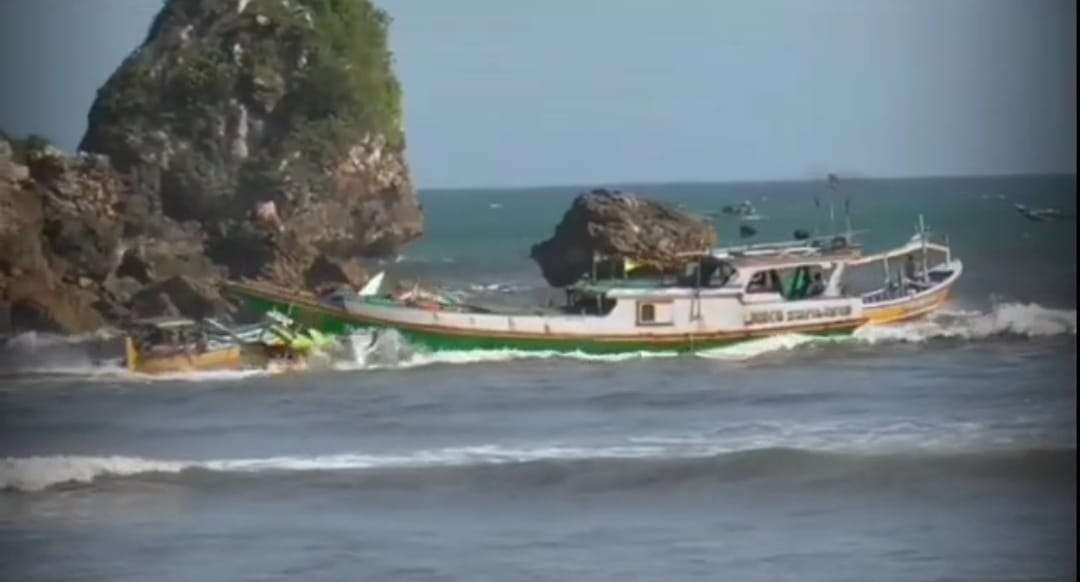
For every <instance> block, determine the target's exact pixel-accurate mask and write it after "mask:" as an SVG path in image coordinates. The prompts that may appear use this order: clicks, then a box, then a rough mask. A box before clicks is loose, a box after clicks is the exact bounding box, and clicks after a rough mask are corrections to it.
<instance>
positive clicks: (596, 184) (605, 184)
mask: <svg viewBox="0 0 1080 582" xmlns="http://www.w3.org/2000/svg"><path fill="white" fill-rule="evenodd" d="M826 176H828V174H826V175H825V176H822V177H820V178H763V179H735V180H725V179H717V180H701V179H688V180H642V181H633V180H629V181H593V182H576V183H571V182H562V183H550V184H535V185H526V184H516V185H515V184H490V185H466V186H417V188H416V189H417V191H421V190H424V191H429V192H430V191H454V190H551V189H563V188H588V189H593V188H608V189H614V188H620V187H626V186H694V185H707V184H795V183H813V182H819V181H820V182H825V181H826V179H827V178H826ZM838 176H839V177H840V179H841V180H842V181H849V182H851V181H878V180H950V179H951V180H957V179H965V178H1070V177H1071V178H1072V179H1074V180H1075V179H1076V172H1075V171H1073V172H1011V173H1000V174H926V175H915V176H912V175H907V176H867V175H850V176H846V177H845V176H843V175H841V174H838Z"/></svg>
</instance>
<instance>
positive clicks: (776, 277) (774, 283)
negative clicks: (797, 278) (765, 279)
mask: <svg viewBox="0 0 1080 582" xmlns="http://www.w3.org/2000/svg"><path fill="white" fill-rule="evenodd" d="M766 291H769V292H771V293H783V291H784V284H783V283H781V282H780V273H777V272H776V269H773V270H771V271H769V286H768V288H767V289H766Z"/></svg>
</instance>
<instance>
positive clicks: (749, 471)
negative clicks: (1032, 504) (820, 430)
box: [0, 438, 1076, 492]
mask: <svg viewBox="0 0 1080 582" xmlns="http://www.w3.org/2000/svg"><path fill="white" fill-rule="evenodd" d="M1075 454H1076V449H1075V448H1068V447H1063V448H1054V447H1049V448H1023V449H1021V448H1014V449H1008V448H998V449H990V450H960V449H950V450H935V449H925V450H920V449H915V450H906V449H894V450H890V449H866V450H859V449H858V448H853V447H823V448H805V447H800V448H791V447H785V446H782V445H770V443H769V442H768V441H764V442H762V443H761V446H754V447H751V448H739V447H738V446H737V445H736V444H734V443H732V444H727V445H723V444H702V443H692V442H691V443H685V442H680V441H679V440H678V439H663V438H655V439H639V440H638V441H637V442H633V441H631V442H628V443H627V444H622V445H613V446H570V445H551V446H542V447H533V448H526V447H507V446H498V445H480V446H466V447H451V448H442V449H431V450H421V451H414V452H409V453H402V454H365V453H340V454H328V455H310V456H278V457H263V458H237V459H210V460H202V461H198V460H168V459H153V458H143V457H131V456H66V455H58V456H41V457H19V458H6V459H2V460H0V490H7V491H22V492H34V491H42V490H47V489H49V488H52V487H56V486H61V485H72V484H75V485H88V484H92V483H94V482H95V481H97V480H98V479H101V478H110V479H118V478H135V477H140V476H154V477H156V478H166V479H168V478H184V476H185V475H198V474H211V475H218V476H223V477H228V476H230V475H231V476H233V477H242V476H248V477H256V478H259V477H271V476H272V477H274V478H275V479H277V478H282V479H284V478H290V477H292V478H297V477H304V476H305V475H311V474H313V473H319V474H330V475H331V476H333V475H337V476H338V477H341V478H346V479H357V478H380V477H386V475H387V474H388V472H389V473H393V472H402V471H406V472H410V475H412V476H413V477H416V479H418V480H421V481H425V482H427V481H431V479H432V478H431V477H429V476H430V475H435V477H434V479H438V478H439V477H438V476H439V475H440V474H442V475H445V474H446V473H447V472H456V473H458V474H459V475H479V477H476V480H477V482H480V483H481V484H482V483H483V482H485V481H490V477H491V472H492V471H503V472H505V473H511V474H512V473H514V472H536V471H540V472H548V473H551V474H552V475H549V476H548V477H547V478H546V479H545V480H547V481H550V479H551V478H552V476H556V477H558V476H561V477H568V476H569V474H571V473H573V474H574V475H575V476H580V475H585V476H588V475H589V474H590V473H593V474H597V473H603V474H604V476H605V478H607V479H610V480H611V481H612V486H618V487H620V488H622V487H623V486H624V485H625V484H626V480H627V478H628V475H627V472H628V471H629V472H631V473H635V472H636V473H640V472H641V471H642V470H647V471H648V472H649V473H651V474H652V477H651V478H650V485H653V486H656V485H658V484H663V483H667V484H672V482H676V481H679V480H681V479H685V477H686V475H685V472H686V471H700V472H705V473H714V472H716V470H717V469H722V471H720V472H719V474H718V475H716V476H719V477H722V478H723V479H726V480H738V479H743V478H747V477H750V476H754V475H756V476H763V477H786V478H787V479H790V478H793V477H797V478H807V477H810V476H814V475H818V476H821V475H824V474H828V473H829V472H832V471H836V470H843V471H844V472H852V471H855V472H858V473H861V474H865V473H866V472H867V471H868V470H877V469H880V468H882V467H888V466H890V465H896V464H903V465H908V466H909V467H908V469H905V470H904V471H903V473H906V474H909V475H910V474H911V470H912V469H913V468H916V467H918V466H920V465H925V464H927V463H930V464H932V465H933V466H934V467H936V469H935V470H934V472H945V478H948V471H949V470H951V469H950V468H952V469H955V468H956V467H957V465H958V464H963V463H964V462H966V463H969V464H970V463H979V462H981V461H986V460H996V461H997V462H999V463H1001V462H1006V461H1010V460H1011V461H1013V462H1020V463H1030V462H1031V461H1032V457H1035V458H1036V460H1037V462H1040V463H1045V462H1046V459H1045V457H1047V456H1050V457H1052V458H1053V460H1054V463H1055V464H1057V465H1062V466H1063V467H1064V468H1066V469H1067V468H1068V467H1067V466H1065V465H1068V464H1069V463H1072V467H1073V474H1075ZM1038 459H1041V461H1039V460H1038ZM875 467H877V469H875ZM570 468H572V469H573V470H572V471H570V470H569V469H570ZM643 468H644V469H643ZM658 469H659V470H658ZM675 469H681V470H675ZM1023 470H1024V467H1022V466H1021V467H1019V468H1018V467H1016V466H1015V465H1014V464H1009V465H1008V468H1007V469H1004V468H1003V469H1002V474H1003V475H1005V476H1014V475H1017V474H1018V471H1020V472H1022V471H1023ZM418 472H420V473H422V474H424V475H426V476H425V477H417V475H418ZM1055 473H1058V474H1065V473H1061V471H1060V470H1056V471H1055ZM579 474H580V475H579Z"/></svg>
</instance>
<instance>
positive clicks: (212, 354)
mask: <svg viewBox="0 0 1080 582" xmlns="http://www.w3.org/2000/svg"><path fill="white" fill-rule="evenodd" d="M243 362H244V355H243V350H242V347H241V344H240V343H239V342H236V341H232V340H231V339H229V338H218V337H214V336H212V335H211V334H208V333H207V331H206V330H205V329H204V328H203V327H202V326H200V325H198V324H197V323H196V322H195V321H193V320H190V319H183V318H171V317H162V318H153V319H144V320H140V321H137V322H135V324H134V325H133V326H132V328H131V333H129V334H128V335H127V336H126V337H125V338H124V365H125V366H126V367H127V369H128V370H129V371H131V372H138V373H142V374H164V373H176V372H194V371H210V370H229V369H235V368H239V367H241V366H242V365H243Z"/></svg>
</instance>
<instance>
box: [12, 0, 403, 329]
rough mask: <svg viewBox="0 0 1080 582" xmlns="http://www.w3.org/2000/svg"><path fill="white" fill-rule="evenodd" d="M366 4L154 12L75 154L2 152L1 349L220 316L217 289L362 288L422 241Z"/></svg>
mask: <svg viewBox="0 0 1080 582" xmlns="http://www.w3.org/2000/svg"><path fill="white" fill-rule="evenodd" d="M388 22H389V19H388V18H387V16H386V15H385V14H384V13H382V12H381V11H379V10H378V9H376V8H375V7H373V6H372V5H371V3H370V2H369V0H348V1H341V0H235V1H233V0H167V2H166V3H165V6H164V7H163V9H162V10H161V12H160V13H159V15H158V16H157V18H156V19H155V21H154V23H153V25H152V27H151V29H150V31H149V34H148V36H147V38H146V40H145V42H144V43H143V44H142V46H140V47H139V48H138V49H137V50H135V52H133V53H132V54H131V55H130V56H129V57H128V58H127V59H126V60H125V61H124V63H123V64H122V65H121V66H120V68H119V69H118V70H117V71H116V72H115V73H114V74H113V75H112V77H111V78H110V79H109V80H108V82H107V83H106V84H105V86H104V87H102V88H101V89H100V90H99V91H98V95H97V98H96V99H95V101H94V104H93V107H92V109H91V111H90V114H89V126H88V130H87V132H86V135H85V136H84V137H83V140H82V143H81V144H80V149H81V150H83V151H84V152H86V153H80V154H78V155H69V154H65V153H63V152H61V151H59V150H57V149H55V148H53V147H51V146H47V145H46V144H44V143H41V142H37V143H35V140H31V141H28V142H27V143H19V144H15V145H16V146H17V147H14V148H13V147H12V145H13V144H12V143H11V142H9V141H8V140H6V139H0V333H2V332H3V331H4V328H5V327H8V326H14V327H16V328H39V329H40V328H46V329H55V330H59V331H68V332H77V331H84V330H88V329H93V328H95V327H98V326H100V325H102V324H103V323H105V322H113V323H122V322H123V321H125V320H127V319H128V318H132V317H139V316H147V315H154V314H165V313H173V314H182V315H186V316H189V317H202V316H209V315H213V316H219V317H220V316H225V315H228V314H229V313H230V312H231V307H230V306H229V305H228V303H227V302H226V301H225V300H224V299H223V298H222V297H221V296H220V295H219V294H218V292H217V290H216V287H217V284H218V283H219V282H220V281H221V280H222V279H223V278H226V277H233V278H257V279H264V280H269V281H272V282H275V283H279V284H283V285H287V286H293V287H305V286H308V287H310V286H317V285H323V284H329V283H346V284H352V285H356V284H359V283H362V282H363V278H364V277H365V276H366V275H365V272H364V269H363V267H362V264H361V262H360V260H361V259H362V258H364V257H371V256H381V255H385V254H390V253H394V252H396V250H397V248H398V247H399V246H400V245H402V244H405V243H407V242H408V241H410V240H413V239H415V238H417V237H419V236H420V235H421V234H422V232H423V216H422V214H421V211H420V206H419V204H418V202H417V199H416V193H415V189H414V188H413V185H412V182H411V179H410V176H409V170H408V165H407V164H406V161H405V157H404V147H405V145H404V133H403V130H402V124H401V95H400V93H401V92H400V88H399V86H398V82H397V80H396V78H395V77H394V75H393V71H392V69H391V64H392V62H391V61H392V59H391V55H390V52H389V51H388V49H387V43H386V34H387V31H386V29H387V26H388Z"/></svg>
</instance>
